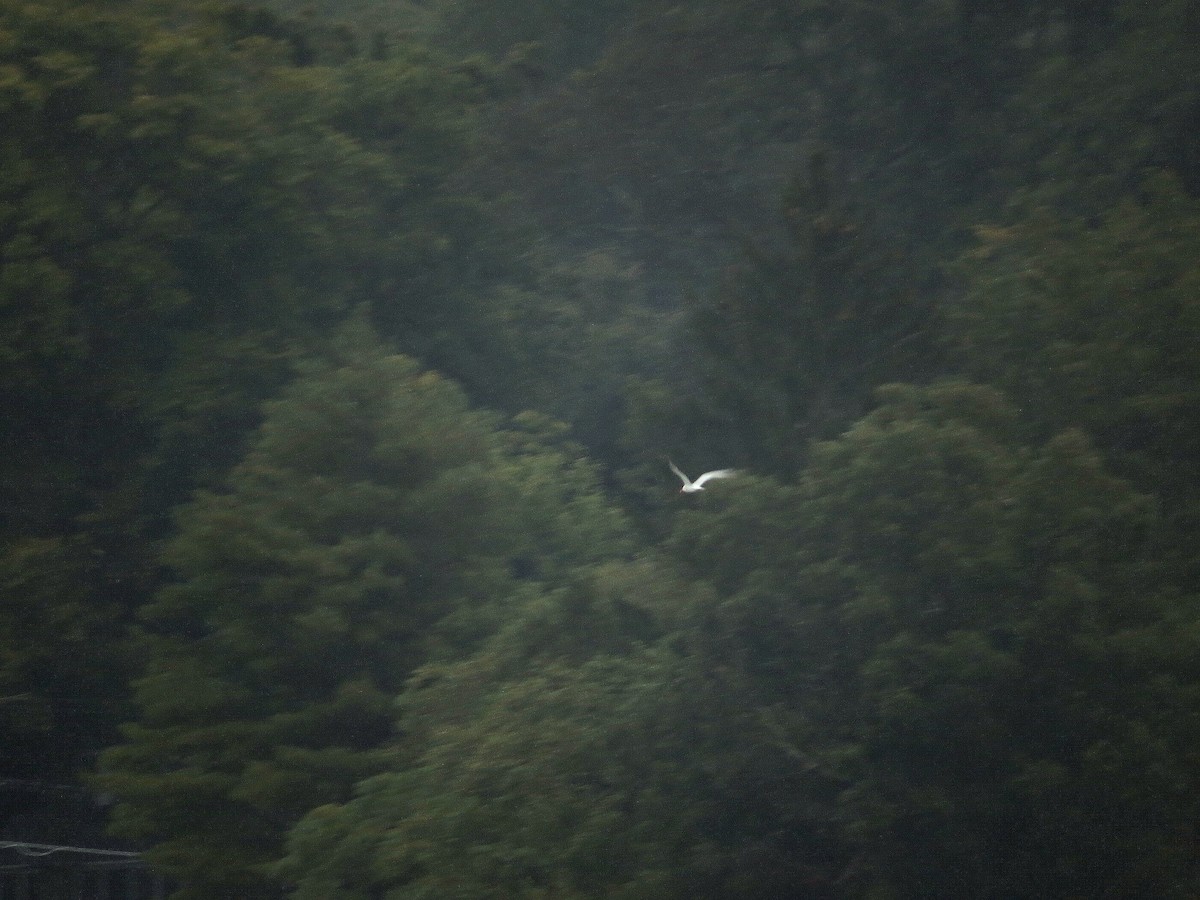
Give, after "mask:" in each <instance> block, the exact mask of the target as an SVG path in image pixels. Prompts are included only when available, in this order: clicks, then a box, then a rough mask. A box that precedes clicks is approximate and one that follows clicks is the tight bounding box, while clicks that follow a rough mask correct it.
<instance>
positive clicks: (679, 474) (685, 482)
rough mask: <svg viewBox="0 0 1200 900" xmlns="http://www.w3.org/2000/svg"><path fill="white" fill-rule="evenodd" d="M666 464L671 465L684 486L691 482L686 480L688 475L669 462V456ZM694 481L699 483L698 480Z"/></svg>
mask: <svg viewBox="0 0 1200 900" xmlns="http://www.w3.org/2000/svg"><path fill="white" fill-rule="evenodd" d="M667 465H668V466H670V467H671V471H672V472H674V473H675V474H676V475H678V476H679V480H680V481H682V482H683V486H684V487H687V486H688V485H689V484H691V481H689V480H688V477H687V476H686V475H684V474H683V473H682V472H680V471H679V467H678V466H676V465H675V463H673V462H671V460H670V458H669V457H668V459H667ZM696 483H697V484H699V482H696Z"/></svg>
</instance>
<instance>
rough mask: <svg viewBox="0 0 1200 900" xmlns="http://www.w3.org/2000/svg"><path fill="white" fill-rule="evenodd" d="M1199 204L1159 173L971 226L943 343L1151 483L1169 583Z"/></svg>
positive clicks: (1196, 382)
mask: <svg viewBox="0 0 1200 900" xmlns="http://www.w3.org/2000/svg"><path fill="white" fill-rule="evenodd" d="M1198 215H1200V207H1198V206H1197V203H1196V201H1195V200H1194V199H1192V198H1191V197H1189V196H1188V195H1187V194H1186V193H1185V192H1184V191H1183V190H1182V188H1181V185H1180V184H1179V182H1178V180H1177V179H1176V178H1174V177H1172V176H1171V175H1169V174H1167V173H1161V172H1160V173H1155V174H1152V175H1150V176H1149V177H1148V178H1147V180H1146V181H1145V182H1144V184H1143V188H1142V190H1141V191H1140V192H1139V193H1138V194H1137V195H1133V196H1127V197H1123V198H1121V199H1119V200H1117V201H1116V202H1115V203H1114V204H1113V205H1112V207H1111V208H1110V209H1109V210H1107V211H1106V212H1105V213H1104V215H1103V216H1101V217H1098V218H1096V219H1093V220H1088V219H1078V218H1072V217H1067V216H1062V215H1059V214H1056V213H1055V212H1053V211H1052V210H1051V209H1049V208H1046V207H1041V208H1038V209H1034V210H1031V211H1029V212H1028V213H1027V214H1023V215H1015V216H1014V217H1013V221H1012V224H1011V225H1007V226H1003V227H988V228H981V229H979V242H978V245H977V247H976V248H975V249H974V250H973V251H972V252H971V253H970V254H968V256H967V257H966V258H965V259H964V260H963V262H962V264H961V266H960V271H961V272H962V273H963V275H964V276H965V279H966V286H967V289H966V291H965V292H964V293H963V295H962V297H961V298H960V299H959V300H957V301H955V302H954V303H952V304H947V312H948V320H949V322H950V332H951V334H952V336H953V342H954V351H955V353H956V355H957V357H958V359H959V360H961V364H962V366H963V367H964V368H965V369H967V370H968V371H970V372H972V373H973V374H974V375H976V377H979V378H983V379H987V380H988V381H991V382H993V383H995V384H998V385H1001V386H1002V387H1003V388H1004V389H1006V390H1007V391H1008V392H1009V393H1010V394H1011V396H1013V397H1014V398H1015V399H1017V400H1019V402H1020V403H1021V404H1022V406H1023V408H1024V409H1025V410H1026V415H1027V416H1028V418H1029V420H1030V423H1031V424H1033V425H1035V426H1036V427H1037V429H1038V431H1039V433H1040V434H1043V435H1044V434H1046V433H1048V432H1050V431H1052V430H1055V429H1058V428H1062V427H1064V426H1067V425H1071V426H1076V427H1079V428H1082V429H1084V430H1085V431H1086V432H1087V433H1088V434H1089V435H1090V436H1091V437H1092V438H1093V440H1095V441H1096V443H1097V446H1098V447H1099V448H1100V449H1102V450H1103V451H1104V453H1105V455H1106V457H1107V458H1108V459H1109V460H1110V462H1111V464H1112V465H1113V466H1114V467H1115V469H1116V470H1117V471H1118V472H1120V473H1122V474H1124V475H1125V476H1126V477H1129V478H1131V479H1132V480H1133V482H1134V483H1135V484H1136V485H1137V487H1138V489H1139V490H1142V491H1147V492H1151V493H1153V494H1154V495H1156V496H1157V497H1158V499H1159V502H1160V503H1161V504H1162V505H1163V508H1164V511H1165V514H1166V516H1167V521H1168V523H1169V527H1168V528H1167V529H1165V530H1164V532H1163V534H1162V536H1161V537H1162V539H1163V540H1164V541H1166V542H1169V543H1170V544H1172V545H1174V546H1175V548H1176V549H1175V550H1174V551H1173V552H1174V554H1175V555H1176V563H1177V565H1179V566H1180V567H1181V568H1179V569H1178V570H1177V574H1176V576H1175V577H1177V578H1178V579H1179V583H1180V585H1181V586H1182V585H1184V584H1186V583H1188V582H1189V581H1190V580H1191V579H1192V578H1193V577H1194V574H1195V573H1196V571H1197V570H1196V569H1195V568H1194V565H1195V553H1194V546H1195V539H1194V536H1195V535H1196V533H1197V521H1196V517H1195V501H1196V481H1195V477H1194V473H1193V469H1194V466H1193V463H1192V460H1194V459H1195V457H1196V455H1197V453H1200V433H1198V432H1197V429H1196V426H1195V422H1194V419H1195V417H1194V416H1191V415H1190V410H1191V409H1193V408H1194V407H1195V405H1196V403H1197V402H1198V399H1200V398H1198V397H1197V390H1198V389H1200V370H1198V369H1197V363H1196V354H1195V353H1194V352H1193V349H1194V347H1195V346H1196V342H1197V341H1198V340H1200V332H1198V329H1200V318H1198V316H1197V304H1196V300H1195V293H1196V284H1197V279H1198V277H1200V270H1198V269H1197V266H1196V259H1197V251H1198V248H1197V247H1196V236H1197V234H1198V233H1200V227H1198V226H1200V219H1198Z"/></svg>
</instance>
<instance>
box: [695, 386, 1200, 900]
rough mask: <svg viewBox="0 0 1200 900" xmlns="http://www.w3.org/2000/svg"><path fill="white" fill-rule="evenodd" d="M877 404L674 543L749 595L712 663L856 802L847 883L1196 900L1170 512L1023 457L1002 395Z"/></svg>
mask: <svg viewBox="0 0 1200 900" xmlns="http://www.w3.org/2000/svg"><path fill="white" fill-rule="evenodd" d="M881 399H882V400H883V401H884V402H883V404H882V405H881V406H880V408H879V409H877V410H876V411H874V412H873V413H871V414H870V415H869V416H867V417H866V418H864V419H863V420H862V421H861V422H859V423H858V424H856V425H855V426H854V427H853V428H852V429H851V430H850V431H849V432H847V434H846V435H845V436H844V437H842V438H840V439H839V440H837V441H834V442H829V443H824V444H821V445H819V446H818V447H817V448H816V450H815V452H814V457H813V461H812V464H811V466H810V467H809V468H808V469H807V470H806V472H805V475H804V478H803V479H802V481H801V483H800V484H799V486H798V487H797V488H795V489H789V490H783V491H778V490H776V489H771V490H770V491H768V490H765V489H760V488H759V487H758V486H757V485H754V484H748V485H747V489H746V490H742V491H738V492H736V493H735V492H729V497H728V501H727V502H726V503H724V504H722V505H721V506H720V507H718V508H716V509H712V510H708V511H707V512H703V511H699V510H697V511H695V512H693V513H692V514H691V515H689V516H687V517H684V518H682V519H681V522H680V529H679V531H678V533H677V535H676V536H675V538H674V539H673V544H674V545H675V546H677V547H678V548H679V549H678V552H680V553H681V554H682V555H683V556H684V557H685V558H686V559H687V560H688V561H689V562H690V563H691V565H692V567H693V569H694V570H695V571H696V572H697V573H699V574H701V575H704V576H705V577H707V578H709V579H710V580H712V581H713V583H715V584H717V585H719V586H720V588H721V590H722V593H723V594H724V595H725V596H726V597H727V598H728V599H726V600H725V602H724V603H723V604H722V606H721V607H720V608H719V609H720V613H719V615H720V619H719V620H718V621H719V623H720V624H719V626H718V627H715V628H713V629H711V630H710V632H709V633H710V635H711V637H710V639H709V646H711V647H712V648H713V650H712V651H711V652H713V653H715V654H717V658H718V659H719V660H721V661H723V662H725V664H727V665H730V664H732V665H734V666H736V667H737V669H738V670H740V671H741V672H743V673H744V676H745V679H746V680H745V685H746V690H747V692H748V693H747V695H746V699H745V701H744V703H745V705H747V706H756V707H758V708H759V709H762V710H764V711H765V712H766V713H769V714H770V715H771V716H772V717H773V721H775V722H776V723H778V725H779V728H780V736H781V738H782V739H784V740H786V741H787V742H788V743H790V744H791V745H793V746H794V747H795V748H796V750H797V755H796V764H797V765H800V764H801V761H803V764H804V765H811V766H814V767H816V769H817V770H818V771H821V772H823V773H825V774H826V775H827V776H828V778H829V779H830V780H832V781H834V782H835V783H836V782H839V781H840V783H841V784H842V787H841V789H840V790H838V791H837V792H836V793H833V794H830V795H827V796H826V797H825V800H824V802H825V803H826V804H828V805H827V806H825V808H824V816H825V817H826V819H827V820H828V821H831V822H837V823H839V824H838V838H839V841H840V842H841V846H843V847H844V848H849V850H850V851H851V852H850V853H849V854H848V855H849V858H850V860H851V861H850V863H849V864H847V865H846V867H845V868H844V869H842V870H840V871H832V872H829V873H828V875H827V877H828V878H830V879H833V880H834V881H837V882H838V883H841V884H843V885H845V886H846V889H854V890H860V891H862V892H864V893H867V894H870V893H872V892H875V893H878V892H884V893H885V894H886V893H893V894H898V895H900V896H910V895H915V894H921V895H922V896H946V897H951V896H964V895H971V896H996V897H1002V896H1026V895H1030V894H1033V893H1038V892H1040V891H1046V890H1049V891H1050V892H1052V893H1054V894H1056V895H1069V894H1082V895H1112V896H1135V895H1139V894H1142V895H1144V894H1147V893H1152V894H1155V895H1164V896H1179V897H1182V896H1186V895H1187V894H1188V893H1189V892H1191V891H1193V890H1194V889H1195V883H1196V878H1197V872H1196V871H1195V868H1194V865H1193V863H1192V862H1190V861H1189V860H1188V859H1187V853H1186V850H1185V847H1186V845H1187V844H1188V842H1189V841H1190V840H1191V838H1190V837H1189V835H1190V833H1191V831H1190V829H1191V826H1190V825H1189V824H1187V823H1188V822H1189V821H1190V819H1191V818H1192V816H1193V815H1194V800H1193V799H1192V790H1193V789H1192V788H1191V787H1189V785H1192V784H1193V783H1194V781H1195V779H1196V777H1197V774H1198V771H1200V770H1197V768H1196V766H1195V757H1194V754H1193V753H1192V752H1191V751H1190V750H1189V749H1188V747H1189V746H1190V745H1191V744H1192V743H1193V742H1194V740H1195V728H1196V722H1195V717H1194V716H1193V715H1191V714H1190V713H1188V712H1186V710H1187V709H1188V708H1189V707H1190V705H1191V703H1192V702H1193V698H1194V696H1195V694H1196V691H1197V689H1198V685H1197V682H1196V678H1195V671H1194V667H1192V666H1191V665H1190V664H1187V663H1183V662H1182V660H1183V657H1181V656H1180V655H1179V653H1180V648H1181V647H1190V646H1191V645H1192V643H1193V642H1194V638H1195V634H1196V631H1195V616H1196V605H1195V597H1194V596H1192V597H1181V596H1180V595H1179V593H1178V590H1177V589H1176V588H1175V587H1174V586H1173V585H1172V584H1171V581H1170V579H1169V578H1164V574H1163V568H1162V560H1161V558H1159V557H1158V556H1157V554H1156V551H1155V549H1154V548H1155V540H1154V535H1155V532H1156V531H1157V529H1158V528H1159V527H1161V521H1160V520H1159V519H1158V518H1157V517H1156V515H1155V506H1154V504H1153V502H1152V501H1151V499H1150V498H1148V497H1147V496H1145V495H1143V494H1139V493H1137V492H1136V491H1134V490H1133V489H1132V488H1131V487H1130V485H1129V484H1128V483H1127V482H1124V481H1122V480H1120V479H1119V478H1117V477H1115V476H1114V475H1112V474H1111V472H1109V471H1108V470H1107V469H1106V466H1105V464H1104V462H1103V461H1102V458H1101V457H1100V455H1099V454H1098V453H1097V452H1096V450H1095V449H1094V448H1093V447H1092V446H1091V445H1090V444H1089V442H1088V440H1087V438H1086V437H1084V436H1083V435H1082V434H1081V433H1080V432H1078V431H1071V430H1068V431H1065V432H1062V433H1060V434H1058V435H1055V436H1053V437H1051V438H1050V439H1049V440H1048V441H1047V442H1046V443H1045V444H1043V445H1041V446H1028V445H1026V444H1025V443H1024V442H1023V439H1022V432H1023V427H1022V423H1021V422H1020V421H1019V418H1018V417H1017V416H1016V414H1015V411H1014V409H1013V408H1012V406H1010V405H1009V404H1008V403H1006V402H1005V401H1004V399H1003V397H1002V396H1001V395H999V394H997V393H996V392H994V391H992V390H990V389H984V388H978V387H973V386H969V385H965V384H955V383H946V384H941V385H936V386H933V387H931V388H929V389H926V390H919V389H916V388H912V387H900V386H895V387H889V388H887V389H886V390H885V391H883V392H882V394H881ZM1183 652H1184V653H1185V654H1186V653H1189V652H1190V651H1183ZM753 790H754V789H753V787H751V788H750V789H749V791H751V792H752V791H753ZM805 799H810V800H811V798H802V797H798V798H795V800H794V802H795V803H797V804H801V803H803V802H804V800H805ZM732 802H737V801H736V798H735V799H734V800H733V801H732ZM781 805H783V806H784V807H785V810H786V807H787V802H784V803H783V804H781ZM777 815H778V816H779V817H780V821H790V819H789V817H788V815H787V813H786V811H784V812H779V813H777ZM1096 847H1102V848H1104V853H1103V858H1102V859H1100V860H1098V859H1096V858H1095V856H1094V855H1093V854H1094V848H1096Z"/></svg>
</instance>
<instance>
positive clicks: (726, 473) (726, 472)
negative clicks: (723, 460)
mask: <svg viewBox="0 0 1200 900" xmlns="http://www.w3.org/2000/svg"><path fill="white" fill-rule="evenodd" d="M672 468H674V467H673V466H672ZM736 474H737V469H716V470H715V471H712V472H705V473H704V474H703V475H701V476H700V477H699V478H697V479H696V480H695V481H694V482H692V483H693V484H694V485H695V486H696V487H702V486H703V485H704V482H706V481H708V480H709V479H710V478H732V477H733V476H734V475H736Z"/></svg>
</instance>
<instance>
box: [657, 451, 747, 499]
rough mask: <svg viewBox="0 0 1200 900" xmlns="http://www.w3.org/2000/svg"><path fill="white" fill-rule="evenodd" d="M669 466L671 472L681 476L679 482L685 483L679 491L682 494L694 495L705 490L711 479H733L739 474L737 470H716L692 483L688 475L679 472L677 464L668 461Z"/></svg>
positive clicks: (706, 473)
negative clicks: (705, 485) (705, 483)
mask: <svg viewBox="0 0 1200 900" xmlns="http://www.w3.org/2000/svg"><path fill="white" fill-rule="evenodd" d="M667 465H668V466H670V467H671V471H672V472H674V473H675V474H676V475H678V476H679V480H680V481H682V482H683V487H681V488H680V489H679V492H680V493H681V494H694V493H695V492H696V491H702V490H704V482H706V481H708V480H709V479H710V478H732V477H733V476H734V475H736V474H737V470H736V469H715V470H713V471H712V472H705V473H704V474H703V475H701V476H700V477H699V478H697V479H696V480H695V481H692V480H691V479H690V478H688V477H687V476H686V475H684V474H683V473H682V472H680V471H679V467H678V466H676V465H675V463H673V462H671V460H670V459H668V460H667Z"/></svg>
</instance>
